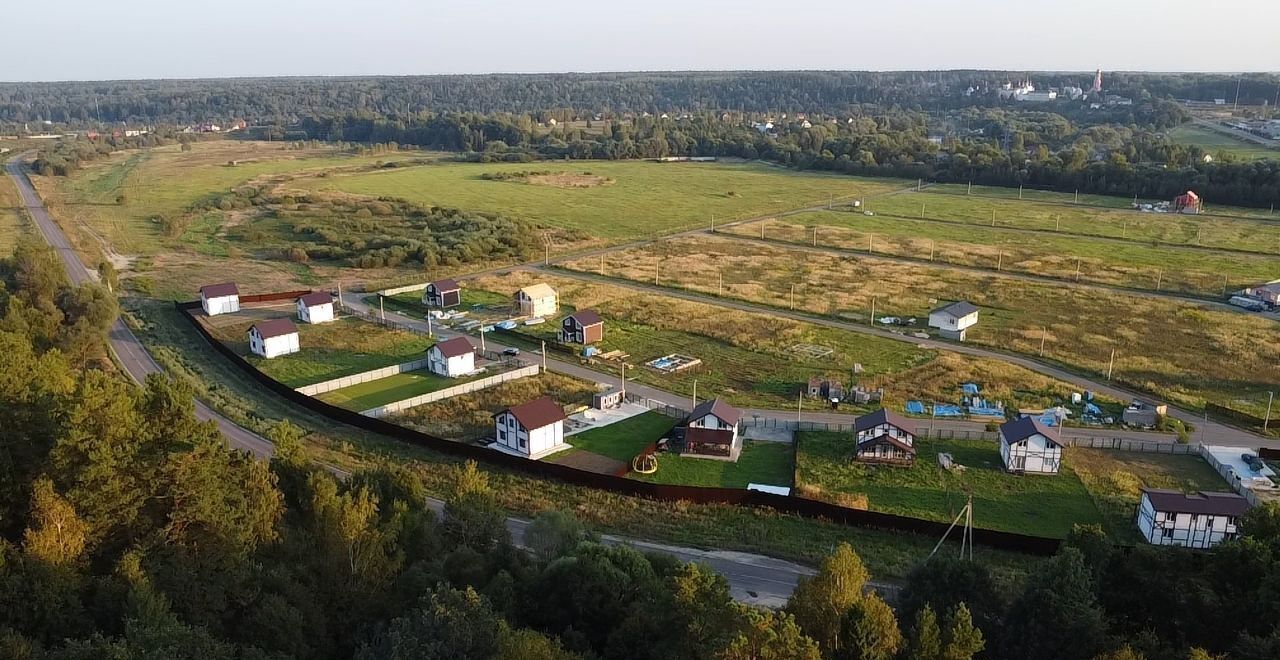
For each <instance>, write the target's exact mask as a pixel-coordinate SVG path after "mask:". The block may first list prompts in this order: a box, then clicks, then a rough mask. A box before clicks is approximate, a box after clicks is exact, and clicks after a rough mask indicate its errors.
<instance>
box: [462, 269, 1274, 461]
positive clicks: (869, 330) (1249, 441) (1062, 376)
mask: <svg viewBox="0 0 1280 660" xmlns="http://www.w3.org/2000/svg"><path fill="white" fill-rule="evenodd" d="M530 268H532V269H533V270H542V268H540V267H536V266H533V267H530ZM554 273H555V274H556V275H558V276H562V277H571V278H574V279H579V280H588V281H593V282H601V283H606V284H611V285H614V286H618V287H621V288H624V289H631V290H634V291H644V292H648V293H659V294H662V295H664V296H669V297H674V298H680V299H683V300H689V301H693V302H700V303H706V304H711V305H719V306H721V307H728V308H730V309H737V310H741V311H746V312H756V313H762V314H769V315H773V316H780V317H783V318H789V319H794V320H797V321H804V322H807V323H816V324H818V325H823V326H827V327H829V328H835V329H837V330H847V331H852V332H859V333H863V334H868V335H874V336H878V337H883V338H885V339H892V340H894V341H902V342H907V343H911V344H915V345H917V346H919V347H921V348H927V349H933V350H940V351H951V352H953V353H960V354H963V355H973V356H977V357H985V358H990V359H993V360H1000V361H1002V362H1007V363H1010V364H1016V365H1018V366H1020V367H1025V368H1027V369H1030V370H1032V371H1035V372H1037V373H1041V374H1044V375H1046V376H1050V377H1052V378H1056V379H1058V380H1061V381H1064V382H1067V383H1071V384H1072V385H1075V386H1076V387H1078V388H1080V389H1082V390H1090V391H1093V392H1097V393H1099V394H1102V395H1105V396H1108V397H1111V398H1113V399H1118V400H1120V401H1127V400H1131V399H1150V398H1151V397H1150V396H1149V395H1145V394H1140V393H1138V392H1134V391H1132V390H1128V389H1125V388H1123V387H1119V386H1116V385H1112V384H1109V383H1104V382H1099V381H1094V380H1090V379H1088V378H1085V377H1083V376H1080V375H1077V374H1074V373H1071V372H1069V371H1066V370H1064V369H1061V368H1058V367H1056V366H1053V365H1050V364H1047V363H1043V362H1039V361H1037V360H1034V359H1032V358H1029V357H1025V356H1022V355H1015V354H1012V353H1004V352H1001V351H997V350H994V349H987V348H980V347H977V346H972V345H968V344H957V343H946V342H940V341H936V340H924V339H917V338H914V337H910V336H906V335H899V334H896V333H893V332H890V331H888V330H884V329H881V328H875V327H870V326H867V325H862V324H859V323H850V322H847V321H840V320H836V319H832V318H829V317H823V316H815V315H810V314H805V313H803V312H795V311H789V310H784V309H778V308H775V307H768V306H766V305H756V304H752V303H748V302H744V301H739V300H728V299H724V298H717V297H715V296H708V295H704V294H700V293H696V292H692V291H687V290H683V289H671V288H664V287H655V286H653V285H652V284H641V283H639V282H633V281H628V280H620V279H614V278H609V277H601V276H599V275H592V274H590V273H583V272H578V271H570V270H562V269H556V270H555V271H554ZM462 279H466V278H462ZM1169 414H1170V415H1171V416H1173V417H1175V418H1177V419H1180V420H1182V421H1184V422H1189V423H1191V424H1194V425H1195V427H1196V433H1195V435H1194V437H1193V440H1195V441H1198V442H1204V443H1205V444H1213V445H1230V446H1238V447H1251V448H1257V447H1260V446H1261V447H1274V448H1280V440H1274V439H1270V438H1263V437H1262V436H1259V435H1257V434H1254V433H1250V432H1248V431H1245V430H1243V429H1238V428H1235V427H1233V426H1227V425H1226V424H1222V423H1220V422H1216V421H1214V420H1211V419H1206V418H1205V417H1204V415H1202V414H1197V413H1194V412H1191V411H1188V410H1184V409H1182V408H1178V407H1176V406H1173V405H1170V406H1169ZM1073 430H1077V429H1073ZM1084 430H1085V429H1078V431H1084ZM1103 435H1105V436H1106V437H1123V434H1122V433H1120V432H1112V431H1110V430H1108V432H1107V433H1105V434H1103ZM1147 435H1150V434H1147Z"/></svg>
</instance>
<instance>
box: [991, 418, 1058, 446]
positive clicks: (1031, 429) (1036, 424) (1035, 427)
mask: <svg viewBox="0 0 1280 660" xmlns="http://www.w3.org/2000/svg"><path fill="white" fill-rule="evenodd" d="M1037 433H1039V434H1040V435H1043V436H1044V437H1046V438H1048V439H1049V440H1051V441H1053V442H1054V443H1057V442H1058V435H1057V434H1056V433H1054V432H1053V431H1052V430H1050V428H1049V427H1047V426H1045V425H1044V424H1042V423H1040V420H1039V419H1036V418H1035V417H1019V418H1018V419H1015V420H1012V421H1008V422H1005V423H1003V424H1001V425H1000V437H1001V438H1003V439H1004V442H1005V444H1009V445H1012V444H1015V443H1018V442H1022V441H1023V440H1026V439H1027V438H1030V437H1031V436H1033V435H1035V434H1037Z"/></svg>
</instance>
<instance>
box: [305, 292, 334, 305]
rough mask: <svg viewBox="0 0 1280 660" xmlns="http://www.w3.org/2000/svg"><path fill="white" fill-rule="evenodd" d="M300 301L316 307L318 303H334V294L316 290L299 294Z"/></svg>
mask: <svg viewBox="0 0 1280 660" xmlns="http://www.w3.org/2000/svg"><path fill="white" fill-rule="evenodd" d="M298 302H301V303H302V304H303V305H306V306H307V307H315V306H316V305H328V304H331V303H333V295H332V294H330V293H329V292H328V291H316V292H314V293H308V294H306V295H304V296H299V297H298Z"/></svg>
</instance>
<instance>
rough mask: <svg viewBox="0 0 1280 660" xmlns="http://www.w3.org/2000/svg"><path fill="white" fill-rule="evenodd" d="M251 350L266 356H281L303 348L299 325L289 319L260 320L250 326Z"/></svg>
mask: <svg viewBox="0 0 1280 660" xmlns="http://www.w3.org/2000/svg"><path fill="white" fill-rule="evenodd" d="M249 350H250V351H251V352H253V354H254V355H261V356H262V357H264V358H273V357H279V356H281V355H288V354H289V353H297V352H298V351H299V350H301V345H300V344H299V342H298V326H296V325H294V324H293V321H291V320H289V319H270V320H268V321H259V322H257V323H254V324H253V325H252V326H250V327H249Z"/></svg>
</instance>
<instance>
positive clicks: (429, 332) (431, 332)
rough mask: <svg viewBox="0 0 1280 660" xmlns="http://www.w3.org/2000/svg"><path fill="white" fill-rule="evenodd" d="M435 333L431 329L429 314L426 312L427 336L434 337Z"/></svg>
mask: <svg viewBox="0 0 1280 660" xmlns="http://www.w3.org/2000/svg"><path fill="white" fill-rule="evenodd" d="M435 334H436V333H435V332H434V331H432V329H431V314H430V313H429V312H428V313H427V336H428V337H434V336H435Z"/></svg>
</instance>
